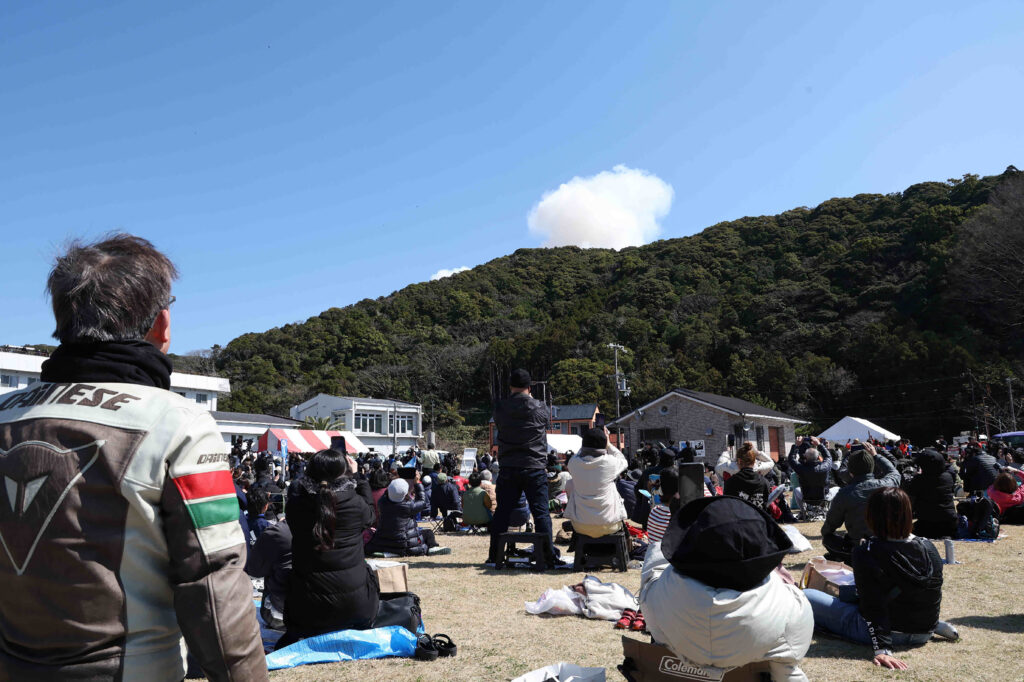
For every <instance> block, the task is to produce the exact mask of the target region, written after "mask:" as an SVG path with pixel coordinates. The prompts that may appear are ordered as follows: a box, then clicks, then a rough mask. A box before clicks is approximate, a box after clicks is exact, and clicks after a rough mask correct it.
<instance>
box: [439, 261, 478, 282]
mask: <svg viewBox="0 0 1024 682" xmlns="http://www.w3.org/2000/svg"><path fill="white" fill-rule="evenodd" d="M466 270H469V268H467V267H466V266H465V265H462V266H460V267H457V268H452V269H451V270H448V269H441V270H438V271H437V272H435V273H434V274H433V275H431V276H430V281H431V282H433V281H434V280H435V279H444V278H445V277H451V276H452V275H454V274H455V273H456V272H465V271H466Z"/></svg>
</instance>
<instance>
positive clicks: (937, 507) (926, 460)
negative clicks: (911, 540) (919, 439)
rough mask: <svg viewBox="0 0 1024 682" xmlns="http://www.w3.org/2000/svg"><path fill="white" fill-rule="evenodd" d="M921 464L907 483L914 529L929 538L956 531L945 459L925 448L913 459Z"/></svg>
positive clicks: (953, 533) (947, 534) (951, 482)
mask: <svg viewBox="0 0 1024 682" xmlns="http://www.w3.org/2000/svg"><path fill="white" fill-rule="evenodd" d="M914 459H915V461H916V463H917V465H918V466H919V467H921V473H919V474H917V475H915V476H914V478H912V479H911V480H910V483H908V484H907V494H908V495H910V501H911V503H912V504H913V506H914V516H916V517H917V523H916V524H915V526H914V532H915V533H916V534H917V535H923V536H925V537H929V538H942V537H948V536H953V535H955V534H956V509H955V508H954V506H953V476H952V475H950V473H949V469H948V468H947V467H946V462H945V460H943V459H942V455H940V454H939V453H938V452H936V451H935V450H932V449H931V448H927V449H925V450H922V451H921V452H920V453H918V455H917V456H916V457H915V458H914Z"/></svg>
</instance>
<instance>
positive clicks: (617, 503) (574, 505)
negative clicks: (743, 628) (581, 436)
mask: <svg viewBox="0 0 1024 682" xmlns="http://www.w3.org/2000/svg"><path fill="white" fill-rule="evenodd" d="M628 466H629V465H628V464H627V463H626V458H625V457H624V456H623V454H622V453H621V452H619V450H618V449H617V448H616V447H615V446H614V445H612V444H611V443H609V444H608V446H607V448H606V449H605V450H594V449H591V448H580V451H579V452H578V453H577V454H576V455H574V456H573V458H572V459H570V460H569V465H568V467H567V468H568V469H569V475H570V476H572V480H571V481H570V482H569V484H568V485H567V487H566V492H568V493H569V502H568V504H567V505H566V507H565V514H564V515H565V518H567V519H569V520H570V521H574V522H576V523H581V524H585V525H592V526H599V525H607V524H612V523H618V522H620V521H625V520H626V516H627V515H626V507H625V505H624V504H623V503H622V496H621V495H619V491H618V488H616V487H615V479H617V478H618V477H619V474H621V473H622V472H623V471H625V470H626V468H627V467H628Z"/></svg>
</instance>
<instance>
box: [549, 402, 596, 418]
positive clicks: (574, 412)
mask: <svg viewBox="0 0 1024 682" xmlns="http://www.w3.org/2000/svg"><path fill="white" fill-rule="evenodd" d="M596 411H597V403H584V404H583V405H552V406H551V418H552V419H593V418H594V412H596Z"/></svg>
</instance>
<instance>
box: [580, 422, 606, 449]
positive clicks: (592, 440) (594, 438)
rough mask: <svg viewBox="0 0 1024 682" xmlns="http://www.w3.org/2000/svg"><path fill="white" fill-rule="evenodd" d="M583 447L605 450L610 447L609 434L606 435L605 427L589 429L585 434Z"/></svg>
mask: <svg viewBox="0 0 1024 682" xmlns="http://www.w3.org/2000/svg"><path fill="white" fill-rule="evenodd" d="M583 447H585V448H594V449H595V450H604V449H605V448H606V447H608V436H606V435H604V429H599V428H596V427H595V428H593V429H587V431H586V433H584V434H583Z"/></svg>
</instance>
